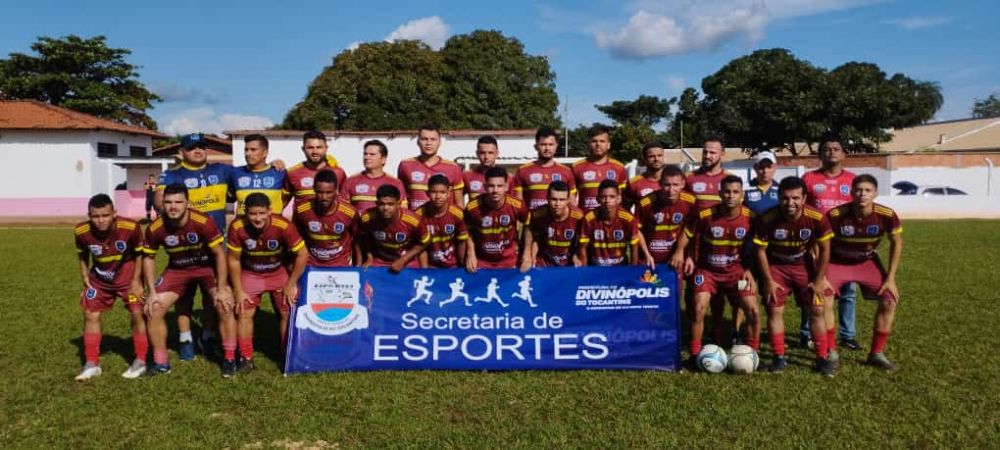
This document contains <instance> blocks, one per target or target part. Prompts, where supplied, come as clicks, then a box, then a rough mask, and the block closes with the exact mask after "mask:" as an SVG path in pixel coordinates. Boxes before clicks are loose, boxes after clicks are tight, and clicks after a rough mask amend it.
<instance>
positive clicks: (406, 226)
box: [358, 208, 431, 265]
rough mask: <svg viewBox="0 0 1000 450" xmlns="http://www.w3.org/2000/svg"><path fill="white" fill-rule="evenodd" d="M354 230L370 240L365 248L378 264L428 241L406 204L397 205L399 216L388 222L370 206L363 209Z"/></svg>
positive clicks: (398, 256) (401, 255) (385, 262)
mask: <svg viewBox="0 0 1000 450" xmlns="http://www.w3.org/2000/svg"><path fill="white" fill-rule="evenodd" d="M358 232H359V233H358V234H359V235H360V236H364V237H365V238H366V239H368V242H370V243H371V247H370V248H369V249H368V251H370V252H371V254H372V256H373V257H374V262H375V264H378V265H388V264H392V262H393V261H395V260H397V259H399V258H402V257H403V256H404V255H406V252H407V251H408V250H409V249H410V248H412V247H413V246H414V245H418V244H427V243H429V242H430V241H431V235H430V233H428V232H427V227H425V226H424V224H423V223H422V221H421V220H420V217H417V215H416V214H414V213H413V211H410V210H408V209H406V208H400V209H399V217H398V218H396V220H395V221H392V222H386V221H384V220H380V219H378V218H377V217H375V215H374V214H373V213H372V211H371V210H369V211H366V212H364V213H363V214H361V221H360V223H359V224H358Z"/></svg>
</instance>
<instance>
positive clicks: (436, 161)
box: [396, 125, 465, 210]
mask: <svg viewBox="0 0 1000 450" xmlns="http://www.w3.org/2000/svg"><path fill="white" fill-rule="evenodd" d="M417 144H418V145H419V147H420V156H417V157H416V158H409V159H404V160H402V161H400V163H399V167H398V169H397V170H396V172H397V174H396V175H397V177H398V178H399V181H401V182H402V183H403V186H405V187H406V196H407V198H409V202H410V209H412V210H416V209H417V208H419V207H421V206H422V205H423V204H424V203H427V180H430V178H431V176H433V175H436V174H439V173H440V174H442V175H444V176H445V177H448V181H449V182H450V183H451V189H452V196H453V199H452V201H453V203H454V204H455V206H458V207H459V208H461V207H462V205H465V199H464V196H465V194H463V193H462V189H464V188H465V183H464V182H463V181H462V168H461V167H459V165H458V164H455V163H454V162H453V161H450V160H447V159H444V158H442V157H440V156H438V149H439V148H441V131H440V130H438V127H437V125H423V126H421V127H420V129H419V130H417Z"/></svg>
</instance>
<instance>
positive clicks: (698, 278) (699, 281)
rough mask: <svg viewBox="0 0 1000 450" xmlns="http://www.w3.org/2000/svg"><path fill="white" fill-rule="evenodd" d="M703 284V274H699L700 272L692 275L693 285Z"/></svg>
mask: <svg viewBox="0 0 1000 450" xmlns="http://www.w3.org/2000/svg"><path fill="white" fill-rule="evenodd" d="M703 284H705V276H704V275H701V274H698V275H695V276H694V285H695V286H701V285H703Z"/></svg>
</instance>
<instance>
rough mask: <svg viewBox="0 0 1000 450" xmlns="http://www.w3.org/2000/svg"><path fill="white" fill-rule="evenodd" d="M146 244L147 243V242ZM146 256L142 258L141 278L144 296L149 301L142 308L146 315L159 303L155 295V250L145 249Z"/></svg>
mask: <svg viewBox="0 0 1000 450" xmlns="http://www.w3.org/2000/svg"><path fill="white" fill-rule="evenodd" d="M147 242H148V241H147ZM144 251H145V252H146V255H145V256H144V257H143V258H142V271H141V272H142V277H143V279H144V281H145V283H146V296H147V297H148V298H149V301H147V302H146V306H145V307H144V309H145V313H146V314H147V315H150V314H152V312H153V308H155V307H156V305H157V304H159V303H160V301H159V298H158V297H159V296H158V295H157V294H156V253H155V250H149V249H145V250H144Z"/></svg>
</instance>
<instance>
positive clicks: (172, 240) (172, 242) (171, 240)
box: [163, 234, 181, 247]
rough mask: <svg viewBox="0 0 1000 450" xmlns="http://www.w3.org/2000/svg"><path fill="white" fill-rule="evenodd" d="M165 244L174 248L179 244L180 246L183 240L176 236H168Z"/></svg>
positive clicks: (164, 240)
mask: <svg viewBox="0 0 1000 450" xmlns="http://www.w3.org/2000/svg"><path fill="white" fill-rule="evenodd" d="M163 242H164V243H165V244H167V245H169V246H171V247H173V246H175V245H177V244H180V243H181V240H180V238H178V237H177V236H174V235H172V234H171V235H170V236H167V237H166V238H165V239H163Z"/></svg>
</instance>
